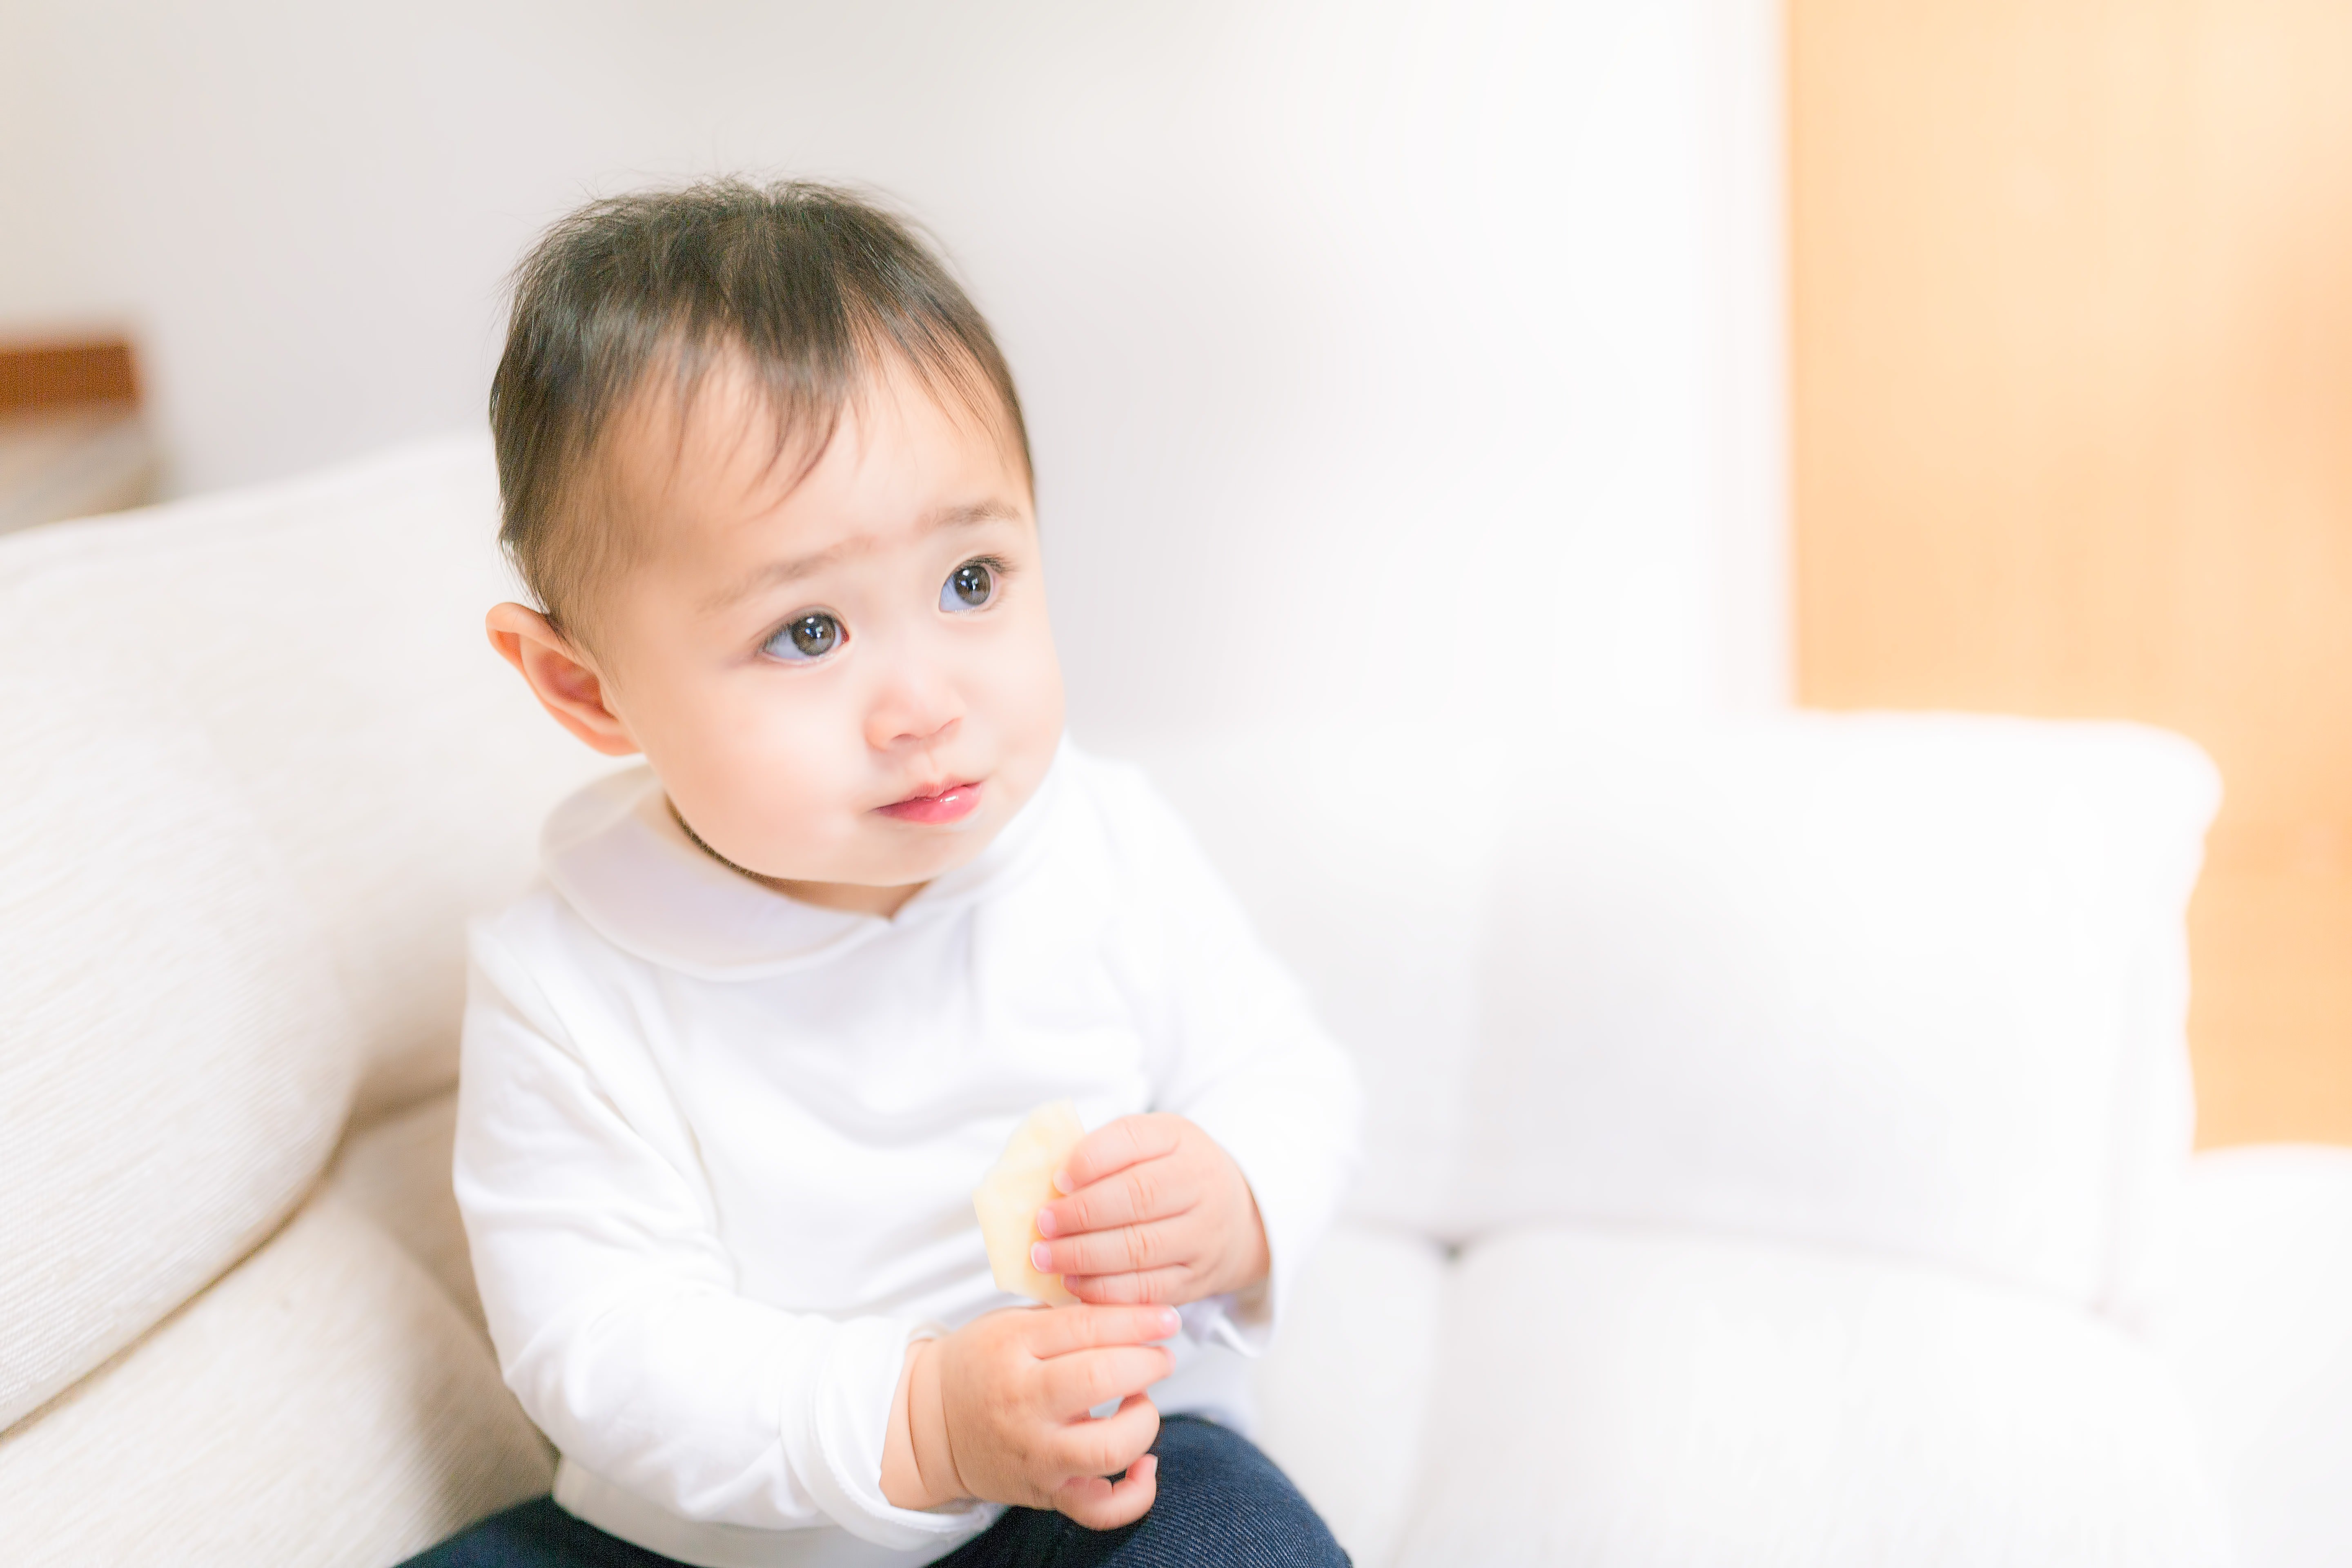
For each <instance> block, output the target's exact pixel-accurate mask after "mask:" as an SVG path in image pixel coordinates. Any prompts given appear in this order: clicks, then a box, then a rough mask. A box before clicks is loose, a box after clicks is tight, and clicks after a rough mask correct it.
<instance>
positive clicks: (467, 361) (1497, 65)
mask: <svg viewBox="0 0 2352 1568" xmlns="http://www.w3.org/2000/svg"><path fill="white" fill-rule="evenodd" d="M1778 38H1779V28H1778V20H1777V16H1775V14H1774V8H1773V5H1772V3H1771V0H1639V3H1636V0H1620V3H1618V4H1606V3H1601V0H1557V3H1554V4H1549V5H1542V4H1512V3H1509V0H1465V3H1458V4H1450V5H1444V6H1433V5H1416V4H1412V3H1411V0H1379V3H1374V0H1352V3H1329V4H1325V3H1318V0H1283V3H1280V4H1272V3H1267V0H1256V3H1250V0H1199V3H1195V4H1191V5H1182V6H1174V5H1166V6H1159V5H1099V4H1079V3H1062V0H1032V3H1029V4H1021V5H1013V4H1003V3H997V4H974V3H972V0H961V3H958V0H892V3H887V4H886V3H878V0H877V3H875V4H868V5H837V4H835V5H817V4H806V3H793V4H769V5H757V4H752V3H751V0H733V3H729V0H698V3H689V0H672V3H668V4H656V3H655V0H636V3H627V0H603V3H601V4H600V3H589V0H562V3H558V0H410V3H409V4H407V5H402V6H399V7H390V6H369V7H361V6H356V5H316V4H309V3H289V0H217V3H215V5H210V6H208V7H203V8H198V7H194V6H178V5H170V6H167V5H129V4H123V3H121V0H112V3H109V0H5V5H0V224H5V231H4V232H0V327H12V328H21V327H24V326H26V325H29V324H39V323H42V322H64V321H87V320H108V319H117V320H127V321H130V322H131V323H132V324H133V325H134V326H135V327H136V328H137V330H138V331H139V333H140V335H141V338H142V342H143V344H144V347H145V350H146V353H147V368H148V372H149V378H150V384H151V388H152V395H153V399H154V403H155V406H156V409H157V411H158V415H159V417H160V419H161V421H162V424H163V434H164V437H165V440H166V441H167V443H168V445H169V447H170V449H171V451H172V453H173V458H174V468H173V475H174V479H173V482H174V485H175V488H178V489H208V488H212V487H215V486H219V485H225V484H233V483H239V482H244V481H247V480H252V479H262V478H266V477H268V476H272V475H276V474H280V473H286V472H289V471H293V470H297V469H300V468H307V467H311V466H315V465H318V464H320V463H323V462H327V461H330V460H332V459H334V458H340V457H343V456H346V455H350V454H355V453H359V452H363V451H367V450H371V449H373V448H376V447H383V446H385V445H387V444H390V443H393V442H395V441H397V440H399V439H401V438H403V437H411V436H416V435H421V434H425V433H428V432H437V431H441V430H445V429H449V428H455V427H463V426H477V425H478V424H479V422H480V417H481V416H480V408H481V403H482V393H483V388H484V386H485V384H486V382H487V377H488V368H489V365H490V363H491V362H492V360H493V358H494V356H495V352H496V345H497V334H498V323H499V280H500V277H501V274H502V273H503V271H504V270H505V268H507V267H508V266H509V265H510V264H511V262H512V261H513V259H514V258H515V257H516V255H517V253H518V252H519V251H520V248H521V247H522V246H523V245H524V244H525V243H526V241H527V240H528V239H529V237H530V235H531V234H532V233H533V232H534V231H535V230H536V229H537V228H538V227H539V226H541V225H542V224H544V223H545V222H546V221H548V220H549V219H550V218H551V217H553V216H556V215H557V214H558V213H559V212H561V211H562V210H563V209H564V208H565V207H567V206H568V205H572V203H574V202H576V201H577V200H579V199H580V198H582V197H583V195H589V194H592V193H600V192H606V191H611V190H615V189H619V188H623V187H625V186H628V185H631V184H637V183H641V182H644V181H646V180H653V179H665V178H670V177H674V176H677V175H681V174H691V173H697V172H702V171H709V170H719V169H730V170H735V169H741V170H753V171H763V172H776V173H794V174H820V175H827V176H834V177H848V178H854V179H856V180H860V181H863V182H866V183H869V184H874V185H877V186H878V187H880V188H882V189H883V190H885V191H887V192H888V193H890V194H892V195H894V196H896V197H897V198H898V199H899V200H900V201H901V202H903V203H904V204H905V205H908V207H910V208H911V209H912V210H914V211H915V212H916V213H917V214H918V215H919V216H921V217H923V218H924V219H925V220H927V221H928V222H929V225H930V226H931V227H932V228H933V229H934V230H935V231H936V232H937V233H938V234H939V235H940V237H942V238H943V239H944V240H945V242H946V244H947V246H948V247H949V248H950V251H951V253H952V254H953V255H954V257H955V258H956V259H957V261H958V263H959V264H960V265H961V268H962V269H963V270H964V272H965V273H966V275H967V276H968V278H969V279H971V282H972V283H973V285H974V288H975V292H976V294H977V295H978V297H979V298H980V300H981V303H982V307H983V308H984V309H986V310H988V311H989V312H990V314H991V315H992V319H993V320H994V321H995V323H996V325H997V327H998V330H999V331H1000V333H1001V335H1002V337H1003V340H1004V342H1005V346H1006V348H1007V351H1008V353H1009V354H1010V356H1011V358H1012V360H1013V367H1014V371H1015V373H1016V374H1017V375H1018V377H1019V378H1020V380H1021V383H1022V385H1023V389H1024V396H1025V398H1026V400H1027V403H1028V406H1029V412H1030V416H1031V420H1032V428H1033V432H1034V438H1035V444H1036V452H1037V458H1038V464H1039V473H1040V500H1041V504H1042V506H1043V509H1044V515H1045V521H1046V527H1047V528H1048V530H1049V531H1050V535H1049V537H1050V540H1051V546H1050V548H1051V551H1052V563H1053V566H1052V570H1053V574H1054V578H1055V593H1056V595H1057V596H1058V602H1057V606H1056V614H1057V619H1058V621H1059V623H1060V625H1061V626H1062V629H1063V636H1064V639H1065V645H1066V646H1065V651H1066V658H1067V659H1068V661H1069V664H1070V667H1071V675H1072V686H1073V696H1074V704H1075V711H1076V715H1077V717H1078V720H1079V722H1080V724H1081V726H1082V729H1083V730H1084V731H1087V732H1092V733H1097V734H1103V733H1106V732H1117V731H1134V730H1139V729H1145V728H1152V729H1157V728H1161V727H1165V726H1169V725H1180V726H1185V727H1191V726H1196V725H1205V724H1223V723H1229V722H1238V721H1252V720H1258V719H1267V718H1278V717H1283V716H1286V715H1290V714H1294V713H1297V712H1300V711H1302V710H1311V711H1318V712H1323V711H1336V712H1339V713H1342V714H1353V715H1357V716H1360V717H1365V718H1371V717H1374V716H1377V715H1380V714H1382V713H1388V712H1393V711H1395V710H1398V709H1399V707H1400V706H1402V707H1404V708H1406V709H1412V710H1417V709H1420V708H1423V707H1424V706H1428V705H1442V706H1445V707H1450V708H1454V709H1457V710H1459V709H1467V710H1470V711H1472V712H1475V713H1478V714H1481V715H1485V716H1487V717H1490V718H1492V719H1494V720H1495V721H1498V722H1504V723H1546V722H1551V721H1557V720H1559V719H1560V718H1562V717H1564V716H1567V715H1570V714H1573V713H1575V712H1577V711H1580V710H1586V709H1589V708H1592V707H1596V706H1598V707H1621V706H1638V707H1654V706H1662V705H1663V706H1671V707H1690V706H1696V705H1702V704H1708V703H1719V702H1732V703H1736V704H1739V705H1754V704H1757V703H1761V702H1768V701H1771V700H1777V699H1778V698H1779V697H1780V694H1781V692H1782V691H1783V690H1784V689H1785V685H1786V681H1785V675H1784V670H1785V665H1786V655H1785V647H1786V643H1787V636H1786V626H1785V616H1784V614H1783V611H1782V604H1783V601H1784V598H1785V589H1784V578H1785V572H1784V569H1783V566H1782V556H1783V549H1782V544H1781V538H1782V532H1783V523H1782V504H1781V490H1782V486H1781V483H1780V452H1781V450H1782V447H1783V442H1782V438H1781V434H1780V363H1781V355H1780V346H1779V345H1780V313H1781V312H1780V283H1779V261H1778V258H1779V249H1778V233H1779V228H1778V225H1779V212H1780V195H1779V149H1780V131H1779V120H1778V103H1777V96H1776V94H1777V81H1778V69H1779V67H1778V58H1777V50H1778Z"/></svg>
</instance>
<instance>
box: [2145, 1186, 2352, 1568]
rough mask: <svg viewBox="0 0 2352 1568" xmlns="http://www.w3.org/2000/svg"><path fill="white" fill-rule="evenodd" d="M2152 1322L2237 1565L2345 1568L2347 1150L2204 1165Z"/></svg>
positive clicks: (2350, 1354) (2349, 1522) (2351, 1466)
mask: <svg viewBox="0 0 2352 1568" xmlns="http://www.w3.org/2000/svg"><path fill="white" fill-rule="evenodd" d="M2186 1208H2187V1211H2188V1224H2187V1226H2186V1230H2187V1237H2186V1240H2185V1244H2184V1246H2183V1248H2182V1263H2183V1267H2182V1270H2181V1273H2182V1276H2183V1282H2182V1286H2181V1289H2180V1293H2179V1298H2178V1299H2177V1300H2175V1301H2173V1302H2172V1303H2171V1304H2170V1305H2169V1308H2168V1310H2167V1311H2166V1312H2165V1313H2164V1315H2163V1316H2162V1317H2161V1318H2160V1319H2159V1320H2158V1323H2157V1331H2156V1333H2155V1335H2154V1339H2155V1342H2156V1345H2157V1348H2158V1352H2159V1353H2161V1354H2162V1355H2163V1356H2164V1357H2165V1359H2166V1360H2167V1361H2168V1363H2170V1364H2171V1366H2172V1368H2173V1370H2174V1372H2175V1373H2177V1374H2178V1375H2179V1379H2180V1386H2181V1393H2182V1395H2183V1397H2184V1398H2185V1399H2186V1400H2187V1402H2188V1405H2189V1410H2190V1411H2191V1412H2192V1413H2193V1414H2194V1415H2195V1416H2196V1419H2197V1432H2198V1436H2200V1438H2201V1439H2202V1440H2203V1442H2204V1445H2205V1453H2206V1457H2207V1461H2208V1463H2209V1464H2210V1466H2211V1468H2212V1471H2213V1476H2214V1482H2215V1485H2216V1486H2217V1488H2218V1489H2220V1490H2221V1495H2222V1496H2223V1498H2224V1499H2226V1500H2227V1502H2228V1505H2229V1510H2230V1524H2231V1533H2232V1535H2233V1536H2234V1538H2235V1540H2236V1542H2237V1546H2238V1550H2239V1552H2240V1553H2241V1555H2242V1559H2243V1561H2245V1562H2246V1563H2259V1564H2261V1565H2262V1568H2340V1565H2341V1564H2343V1563H2352V1484H2347V1483H2352V1149H2336V1148H2322V1147H2318V1146H2315V1145H2309V1144H2303V1145H2296V1144H2281V1145H2273V1146H2269V1147H2257V1148H2246V1149H2218V1150H2213V1151H2210V1152H2206V1153H2203V1154H2200V1155H2199V1156H2197V1159H2196V1161H2195V1163H2193V1164H2192V1165H2191V1166H2190V1168H2189V1180H2188V1203H2187V1205H2186Z"/></svg>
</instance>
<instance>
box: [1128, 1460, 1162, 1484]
mask: <svg viewBox="0 0 2352 1568" xmlns="http://www.w3.org/2000/svg"><path fill="white" fill-rule="evenodd" d="M1128 1468H1129V1470H1130V1471H1134V1470H1140V1471H1142V1472H1143V1479H1145V1480H1147V1481H1148V1480H1150V1479H1151V1478H1152V1477H1154V1476H1156V1475H1158V1474H1159V1473H1160V1456H1159V1455H1157V1454H1146V1455H1144V1456H1143V1458H1139V1459H1138V1460H1136V1461H1135V1463H1133V1464H1131V1465H1129V1467H1128Z"/></svg>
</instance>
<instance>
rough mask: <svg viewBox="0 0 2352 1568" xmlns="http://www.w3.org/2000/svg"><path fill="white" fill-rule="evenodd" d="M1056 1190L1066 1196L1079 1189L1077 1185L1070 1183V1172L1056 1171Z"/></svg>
mask: <svg viewBox="0 0 2352 1568" xmlns="http://www.w3.org/2000/svg"><path fill="white" fill-rule="evenodd" d="M1054 1190H1055V1192H1057V1193H1059V1194H1062V1195H1063V1196H1064V1197H1068V1196H1069V1195H1070V1194H1072V1193H1074V1192H1076V1191H1077V1189H1076V1187H1073V1186H1072V1185H1070V1173H1069V1172H1067V1171H1056V1172H1055V1173H1054Z"/></svg>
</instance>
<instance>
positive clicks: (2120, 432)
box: [1790, 0, 2352, 1143]
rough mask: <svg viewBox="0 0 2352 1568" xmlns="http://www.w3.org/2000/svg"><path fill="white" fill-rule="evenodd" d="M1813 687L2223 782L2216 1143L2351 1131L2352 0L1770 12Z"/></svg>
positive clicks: (1862, 0) (2203, 947) (2211, 934)
mask: <svg viewBox="0 0 2352 1568" xmlns="http://www.w3.org/2000/svg"><path fill="white" fill-rule="evenodd" d="M1790 125H1791V158H1790V173H1791V187H1792V188H1791V234H1792V246H1793V249H1792V257H1791V261H1792V288H1793V300H1792V309H1793V377H1794V380H1793V388H1792V391H1793V412H1794V430H1795V449H1794V453H1793V458H1794V484H1795V515H1796V542H1795V545H1796V548H1795V584H1796V594H1797V605H1796V622H1797V628H1798V631H1797V637H1798V685H1799V691H1800V695H1801V699H1802V700H1804V701H1806V702H1809V703H1812V704H1816V705H1820V706H1826V707H1841V708H1843V707H1903V708H1924V707H1952V708H1966V709H1980V710H2006V711H2014V712H2026V713H2040V714H2052V715H2062V716H2083V715H2093V716H2118V717H2129V718H2138V719H2144V720H2147V721H2151V722H2155V723H2158V724H2164V725H2167V726H2169V727H2171V728H2174V729H2178V730H2180V731H2185V732H2186V733H2188V734H2189V735H2192V736H2194V737H2195V738H2196V739H2197V740H2199V741H2200V742H2202V743H2203V744H2204V745H2205V747H2206V748H2207V750H2209V751H2210V752H2212V754H2213V756H2214V758H2215V760H2216V761H2217V762H2218V763H2220V764H2221V770H2222V773H2223V776H2224V778H2225V780H2226V784H2227V788H2228V800H2227V803H2226V805H2225V806H2224V808H2223V815H2222V818H2221V822H2220V823H2219V824H2218V825H2217V826H2216V830H2215V832H2214V835H2213V837H2212V840H2211V843H2210V859H2209V868H2208V871H2207V875H2206V879H2205V881H2204V882H2203V884H2202V885H2201V886H2200V889H2199V892H2198V895H2197V900H2196V904H2195V907H2194V909H2193V910H2192V912H2191V919H2190V932H2191V942H2192V951H2193V963H2194V996H2193V1000H2192V1004H2191V1018H2190V1034H2191V1044H2192V1047H2193V1049H2194V1052H2195V1056H2196V1062H2197V1070H2198V1082H2199V1096H2200V1140H2201V1141H2202V1142H2207V1143H2215V1142H2247V1141H2252V1140H2261V1139H2277V1138H2317V1139H2327V1140H2333V1141H2338V1142H2352V5H2344V4H2342V3H2341V0H2326V3H2319V0H2132V3H2129V4H2125V3H2114V4H2095V3H2093V0H2033V3H2032V4H2026V3H2021V0H1909V3H1906V4H1904V5H1885V4H1884V3H1883V0H1791V4H1790Z"/></svg>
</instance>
